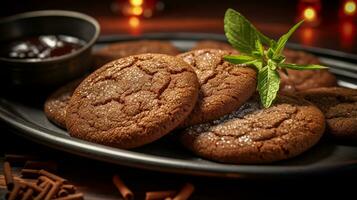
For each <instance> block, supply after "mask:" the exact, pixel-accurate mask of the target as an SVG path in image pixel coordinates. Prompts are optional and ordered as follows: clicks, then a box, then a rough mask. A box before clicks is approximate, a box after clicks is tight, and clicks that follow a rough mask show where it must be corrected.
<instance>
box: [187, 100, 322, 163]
mask: <svg viewBox="0 0 357 200" xmlns="http://www.w3.org/2000/svg"><path fill="white" fill-rule="evenodd" d="M324 129H325V119H324V116H323V114H322V113H321V111H320V110H319V109H318V108H316V107H315V106H313V105H312V104H311V103H309V102H308V101H305V100H303V99H300V98H292V97H285V96H279V97H278V99H277V101H276V102H275V103H274V104H273V105H272V106H271V107H270V108H266V109H264V108H262V107H261V106H260V103H259V98H258V97H254V98H252V99H250V100H249V101H248V102H246V103H245V104H244V105H243V106H242V107H240V108H239V109H238V110H237V111H235V112H233V113H231V114H229V115H226V116H224V117H222V118H221V119H218V120H215V121H212V122H210V123H206V124H200V125H196V126H192V127H190V128H188V129H186V130H184V131H183V132H182V134H181V135H180V139H181V142H182V144H183V145H184V146H185V147H186V148H188V149H189V150H191V151H192V152H194V153H195V154H197V155H199V156H202V157H204V158H207V159H210V160H215V161H219V162H224V163H237V164H259V163H270V162H274V161H279V160H283V159H288V158H291V157H294V156H297V155H299V154H301V153H303V152H304V151H306V150H307V149H309V148H310V147H312V146H313V145H315V144H316V143H317V142H318V141H319V139H320V138H321V136H322V134H323V132H324Z"/></svg>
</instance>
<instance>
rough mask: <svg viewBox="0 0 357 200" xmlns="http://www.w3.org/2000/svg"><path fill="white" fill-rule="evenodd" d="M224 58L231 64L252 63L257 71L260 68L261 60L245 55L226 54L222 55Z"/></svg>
mask: <svg viewBox="0 0 357 200" xmlns="http://www.w3.org/2000/svg"><path fill="white" fill-rule="evenodd" d="M224 60H226V61H228V62H230V63H233V64H245V65H253V66H255V67H256V69H257V70H258V71H259V70H260V69H261V68H262V62H261V61H259V60H258V59H255V58H253V57H251V56H247V55H228V56H224Z"/></svg>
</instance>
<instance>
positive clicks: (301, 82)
mask: <svg viewBox="0 0 357 200" xmlns="http://www.w3.org/2000/svg"><path fill="white" fill-rule="evenodd" d="M284 55H285V56H286V61H285V62H286V63H295V64H300V65H307V64H321V62H320V60H319V59H318V58H317V57H315V56H314V55H312V54H308V53H305V52H302V51H294V50H289V49H285V50H284ZM279 75H280V78H281V84H280V88H281V89H280V91H281V92H283V93H293V92H296V91H303V90H308V89H311V88H318V87H332V86H336V85H337V81H336V77H335V76H334V75H333V74H332V73H331V72H329V71H328V70H293V69H287V70H286V73H285V72H283V71H282V70H280V71H279Z"/></svg>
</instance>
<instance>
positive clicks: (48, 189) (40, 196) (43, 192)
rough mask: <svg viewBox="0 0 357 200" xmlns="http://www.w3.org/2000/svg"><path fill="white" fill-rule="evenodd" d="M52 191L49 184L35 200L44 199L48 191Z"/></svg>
mask: <svg viewBox="0 0 357 200" xmlns="http://www.w3.org/2000/svg"><path fill="white" fill-rule="evenodd" d="M50 189H51V184H50V183H47V184H46V186H45V188H44V189H43V190H42V192H40V193H39V194H38V195H37V196H36V197H35V198H34V200H40V199H43V198H44V197H45V195H46V194H47V193H48V191H50Z"/></svg>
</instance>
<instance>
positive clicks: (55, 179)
mask: <svg viewBox="0 0 357 200" xmlns="http://www.w3.org/2000/svg"><path fill="white" fill-rule="evenodd" d="M39 174H40V175H43V176H47V177H48V178H50V179H52V180H53V181H57V182H61V183H64V182H66V181H67V180H66V179H64V178H62V177H60V176H57V175H55V174H52V173H51V172H48V171H46V170H43V169H41V170H40V171H39Z"/></svg>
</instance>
